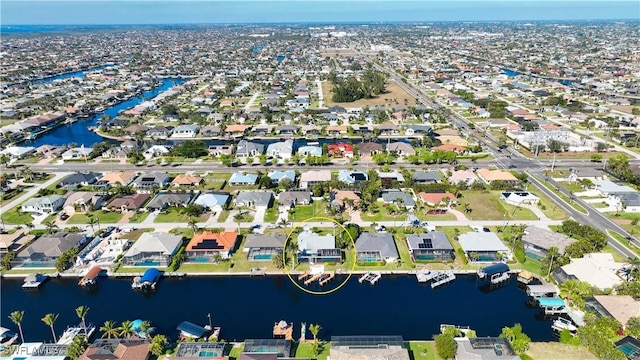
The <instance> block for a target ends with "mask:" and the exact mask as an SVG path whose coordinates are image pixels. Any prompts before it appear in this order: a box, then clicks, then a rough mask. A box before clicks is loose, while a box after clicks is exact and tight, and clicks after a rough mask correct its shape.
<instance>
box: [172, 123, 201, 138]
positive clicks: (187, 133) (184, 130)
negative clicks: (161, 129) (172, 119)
mask: <svg viewBox="0 0 640 360" xmlns="http://www.w3.org/2000/svg"><path fill="white" fill-rule="evenodd" d="M199 130H200V127H199V126H198V125H197V124H187V125H178V126H176V127H175V128H173V131H172V133H171V138H172V139H177V138H183V139H184V138H194V137H196V135H198V131H199Z"/></svg>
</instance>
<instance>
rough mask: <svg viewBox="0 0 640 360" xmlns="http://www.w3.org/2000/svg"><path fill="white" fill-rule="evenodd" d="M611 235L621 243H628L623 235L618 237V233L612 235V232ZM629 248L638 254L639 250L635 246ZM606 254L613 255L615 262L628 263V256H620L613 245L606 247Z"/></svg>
mask: <svg viewBox="0 0 640 360" xmlns="http://www.w3.org/2000/svg"><path fill="white" fill-rule="evenodd" d="M609 234H611V235H613V237H614V238H615V239H616V240H618V241H620V242H621V243H623V244H626V243H627V240H626V239H625V238H623V237H622V236H621V235H618V234H617V233H614V234H612V233H611V232H609ZM628 248H630V249H631V250H634V251H635V252H636V253H638V248H636V247H635V246H628ZM602 250H603V251H604V252H608V253H610V254H611V255H613V260H614V261H615V262H626V261H627V260H628V259H627V257H626V256H624V255H622V254H620V253H619V252H618V250H616V249H614V248H613V246H611V245H607V246H605V247H604V249H602Z"/></svg>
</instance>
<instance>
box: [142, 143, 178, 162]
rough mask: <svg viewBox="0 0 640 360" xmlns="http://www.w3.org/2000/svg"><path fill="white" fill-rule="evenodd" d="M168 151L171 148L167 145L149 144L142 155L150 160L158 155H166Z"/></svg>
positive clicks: (169, 151)
mask: <svg viewBox="0 0 640 360" xmlns="http://www.w3.org/2000/svg"><path fill="white" fill-rule="evenodd" d="M169 153H171V150H170V149H169V147H167V146H164V145H151V146H150V147H149V148H148V149H146V150H145V151H143V152H142V156H144V158H145V159H146V160H147V161H150V160H153V159H156V158H159V157H163V156H166V155H168V154H169Z"/></svg>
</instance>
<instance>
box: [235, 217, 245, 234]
mask: <svg viewBox="0 0 640 360" xmlns="http://www.w3.org/2000/svg"><path fill="white" fill-rule="evenodd" d="M243 219H244V217H243V216H242V214H241V213H237V214H235V215H233V221H235V223H236V224H237V225H238V232H240V223H241V222H242V220H243Z"/></svg>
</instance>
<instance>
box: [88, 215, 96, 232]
mask: <svg viewBox="0 0 640 360" xmlns="http://www.w3.org/2000/svg"><path fill="white" fill-rule="evenodd" d="M87 223H88V224H89V226H91V232H95V230H94V228H93V225H95V224H97V223H98V219H97V218H94V217H93V215H92V216H90V217H89V221H88V222H87Z"/></svg>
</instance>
